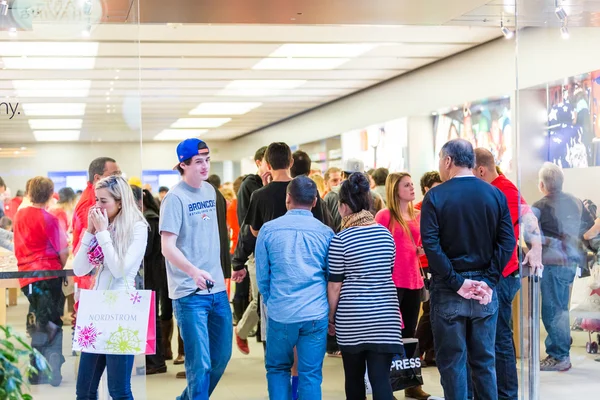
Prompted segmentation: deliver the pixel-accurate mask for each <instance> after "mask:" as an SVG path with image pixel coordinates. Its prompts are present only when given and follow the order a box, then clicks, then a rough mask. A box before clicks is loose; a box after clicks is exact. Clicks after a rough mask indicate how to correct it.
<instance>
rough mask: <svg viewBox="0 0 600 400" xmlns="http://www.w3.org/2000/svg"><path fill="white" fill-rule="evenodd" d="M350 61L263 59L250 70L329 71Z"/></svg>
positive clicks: (346, 59)
mask: <svg viewBox="0 0 600 400" xmlns="http://www.w3.org/2000/svg"><path fill="white" fill-rule="evenodd" d="M348 61H350V59H349V58H271V57H269V58H263V59H262V60H260V61H259V62H258V63H257V64H256V65H254V66H253V67H252V69H268V70H330V69H335V68H337V67H339V66H340V65H342V64H345V63H347V62H348Z"/></svg>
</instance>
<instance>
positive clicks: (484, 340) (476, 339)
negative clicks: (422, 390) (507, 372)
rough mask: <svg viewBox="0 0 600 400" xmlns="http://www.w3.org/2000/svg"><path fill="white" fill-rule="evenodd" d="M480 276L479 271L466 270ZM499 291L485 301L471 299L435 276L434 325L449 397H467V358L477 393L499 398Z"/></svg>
mask: <svg viewBox="0 0 600 400" xmlns="http://www.w3.org/2000/svg"><path fill="white" fill-rule="evenodd" d="M462 275H463V276H464V277H465V278H469V279H474V280H478V278H480V276H481V275H479V274H477V273H464V274H462ZM497 318H498V295H497V293H496V291H495V290H494V295H493V298H492V301H491V302H490V303H489V304H487V305H481V304H479V303H478V302H477V301H474V300H467V299H464V298H462V297H461V296H459V295H458V293H456V292H455V291H453V290H452V289H450V288H448V287H447V286H446V285H445V284H444V283H443V282H441V281H439V280H437V279H434V280H433V281H432V284H431V327H432V330H433V338H434V344H435V355H436V363H437V366H438V369H439V371H440V376H441V382H442V387H443V388H444V397H445V398H446V400H465V399H466V398H467V392H468V389H467V387H468V372H467V361H468V363H469V366H470V368H471V370H472V371H473V374H472V376H473V385H474V389H475V395H476V397H477V399H479V400H496V399H497V398H498V389H497V385H496V360H495V354H494V353H495V350H494V346H495V341H496V320H497Z"/></svg>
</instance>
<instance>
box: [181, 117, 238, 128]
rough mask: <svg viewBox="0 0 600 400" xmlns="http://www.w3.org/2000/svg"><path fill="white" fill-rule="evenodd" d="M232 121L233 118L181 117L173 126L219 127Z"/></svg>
mask: <svg viewBox="0 0 600 400" xmlns="http://www.w3.org/2000/svg"><path fill="white" fill-rule="evenodd" d="M229 121H231V118H179V119H178V120H177V121H175V122H173V124H172V125H171V128H218V127H219V126H221V125H224V124H226V123H228V122H229Z"/></svg>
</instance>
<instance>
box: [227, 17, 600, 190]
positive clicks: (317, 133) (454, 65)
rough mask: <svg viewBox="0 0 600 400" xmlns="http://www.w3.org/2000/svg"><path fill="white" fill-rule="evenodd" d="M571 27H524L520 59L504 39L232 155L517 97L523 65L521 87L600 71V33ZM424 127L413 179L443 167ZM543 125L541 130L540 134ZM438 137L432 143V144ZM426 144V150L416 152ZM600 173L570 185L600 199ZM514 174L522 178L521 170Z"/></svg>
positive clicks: (525, 182)
mask: <svg viewBox="0 0 600 400" xmlns="http://www.w3.org/2000/svg"><path fill="white" fill-rule="evenodd" d="M570 30H571V37H570V39H569V40H562V39H560V35H559V33H558V32H557V30H556V29H544V28H528V29H524V30H521V31H519V33H518V45H519V50H518V55H519V59H518V62H516V61H515V55H516V54H517V52H516V44H515V40H505V39H498V40H495V41H492V42H489V43H486V44H483V45H481V46H478V47H476V48H473V49H471V50H467V51H465V52H463V53H460V54H458V55H455V56H453V57H450V58H447V59H444V60H442V61H439V62H437V63H434V64H431V65H428V66H426V67H424V68H421V69H418V70H416V71H413V72H411V73H407V74H405V75H402V76H400V77H397V78H394V79H392V80H390V81H387V82H384V83H383V84H380V85H378V86H375V87H373V88H371V89H367V90H365V91H362V92H359V93H357V94H355V95H352V96H349V97H346V98H343V99H340V100H338V101H336V102H333V103H331V104H328V105H325V106H323V107H320V108H317V109H315V110H313V111H309V112H307V113H305V114H302V115H299V116H297V117H294V118H291V119H288V120H286V121H283V122H281V123H279V124H276V125H273V126H270V127H267V128H265V129H262V130H259V131H257V132H254V133H252V134H249V135H246V136H244V137H242V138H240V139H237V140H235V141H234V142H233V146H232V147H231V149H230V154H231V156H232V157H233V158H235V159H241V158H243V157H247V156H249V155H251V154H252V153H253V152H254V151H255V150H256V149H257V148H259V147H260V146H262V145H265V144H268V143H270V142H271V141H273V140H274V139H275V138H277V140H278V141H279V140H281V141H286V142H288V143H289V144H290V145H294V144H301V143H307V142H311V141H315V140H319V139H323V138H326V137H331V136H334V135H338V134H340V133H342V132H346V131H350V130H353V129H361V128H363V127H365V126H368V125H370V124H375V123H381V122H384V121H387V120H391V119H395V118H400V117H403V116H419V115H421V116H430V115H431V113H432V112H433V111H436V110H439V109H443V108H447V107H452V106H457V105H460V104H462V103H464V102H470V101H477V100H483V99H488V98H495V97H501V96H504V95H513V97H514V91H515V89H516V84H517V83H516V82H517V81H516V71H517V66H518V77H519V88H520V89H525V88H529V87H534V86H538V87H539V86H540V85H542V86H543V85H544V84H545V83H547V82H551V81H556V80H562V79H564V78H566V77H569V76H573V75H577V74H581V73H585V72H590V71H593V70H597V69H600V53H599V52H594V51H591V48H590V43H598V42H600V30H598V29H595V28H575V27H574V28H571V29H570ZM540 66H543V68H540ZM521 103H522V104H521V106H520V107H521V115H520V118H523V116H524V115H527V113H531V112H538V113H539V112H540V109H539V108H538V105H534V104H530V105H528V104H527V103H523V102H521ZM513 104H514V98H513ZM544 107H545V106H544ZM544 110H545V108H544ZM540 115H541V114H540ZM513 116H514V114H513ZM428 119H430V118H428ZM423 121H424V120H423ZM419 125H421V128H418V129H415V128H413V129H409V167H410V168H409V169H410V172H411V173H412V174H413V176H419V174H420V173H421V172H422V171H426V170H430V169H435V168H436V167H437V166H436V165H434V162H433V160H434V156H431V158H430V159H429V161H431V164H430V165H429V166H428V167H427V166H426V165H425V164H424V163H425V160H426V159H427V158H422V157H421V156H422V154H428V155H431V154H432V153H433V151H434V149H433V127H431V128H430V129H431V135H429V134H427V133H426V132H425V130H424V129H423V127H424V126H425V125H424V123H422V124H419ZM541 129H542V128H541V127H538V131H539V130H541ZM524 134H525V133H523V132H522V135H524ZM430 140H431V148H430V149H427V147H428V143H429V142H430ZM513 143H516V141H513ZM534 145H535V143H532V142H530V141H527V140H526V141H523V140H522V141H521V146H522V147H521V149H520V155H519V159H518V160H517V161H518V162H526V159H527V158H528V157H529V158H530V156H529V152H530V151H532V150H533V147H532V146H534ZM421 149H422V150H423V152H422V153H415V151H417V150H421ZM425 149H427V151H425ZM415 154H418V157H415ZM541 162H542V161H541V160H536V161H535V162H533V164H534V165H535V168H533V167H531V168H532V171H533V170H535V174H534V173H533V172H532V171H527V172H526V173H525V170H524V171H523V172H524V173H522V174H521V183H522V188H523V190H524V194H526V195H527V198H528V201H530V202H531V201H534V200H535V199H538V198H539V197H540V194H539V192H538V191H537V170H538V169H539V167H540V166H541ZM598 172H599V171H598V168H588V169H586V170H579V169H578V170H566V171H565V176H566V177H567V179H566V184H565V190H567V191H571V192H572V193H573V194H575V195H577V196H579V197H587V198H593V199H597V200H596V201H598V202H600V193H598V192H597V191H596V189H595V188H593V187H592V186H597V185H591V184H590V182H595V181H594V177H596V178H597V174H598ZM509 177H510V178H511V179H516V168H514V171H513V172H512V173H510V174H509ZM531 188H533V189H531ZM599 190H600V189H599ZM531 199H533V200H531Z"/></svg>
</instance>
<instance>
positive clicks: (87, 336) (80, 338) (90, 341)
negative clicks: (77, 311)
mask: <svg viewBox="0 0 600 400" xmlns="http://www.w3.org/2000/svg"><path fill="white" fill-rule="evenodd" d="M78 329H79V334H78V335H77V344H79V346H80V347H82V348H84V349H88V348H90V347H92V348H94V349H95V348H96V346H94V345H95V344H96V340H98V336H99V335H100V332H98V329H97V328H96V327H95V326H94V324H89V325H88V326H84V327H83V328H78Z"/></svg>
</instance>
